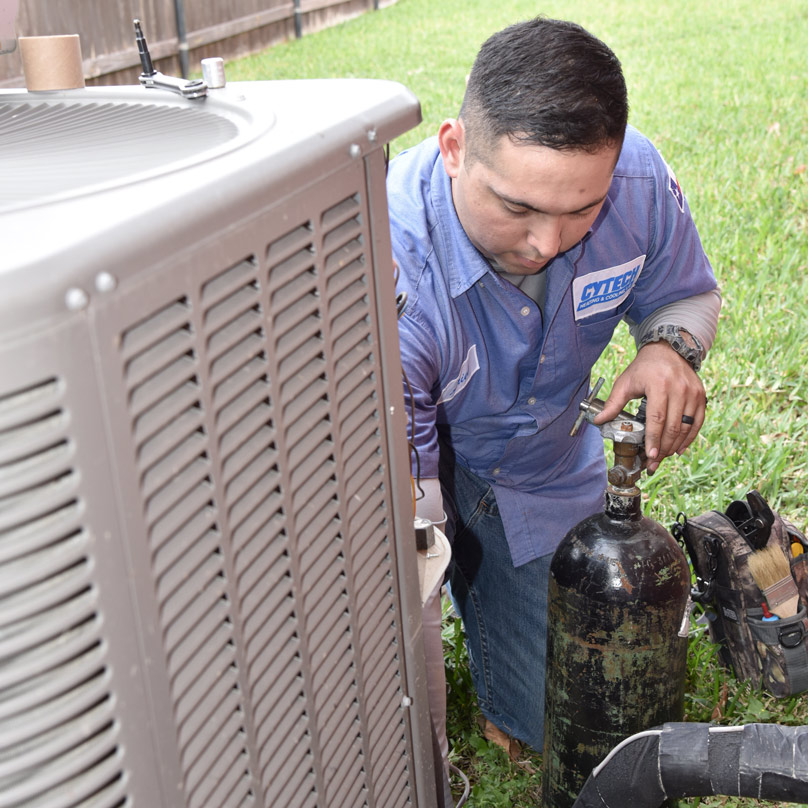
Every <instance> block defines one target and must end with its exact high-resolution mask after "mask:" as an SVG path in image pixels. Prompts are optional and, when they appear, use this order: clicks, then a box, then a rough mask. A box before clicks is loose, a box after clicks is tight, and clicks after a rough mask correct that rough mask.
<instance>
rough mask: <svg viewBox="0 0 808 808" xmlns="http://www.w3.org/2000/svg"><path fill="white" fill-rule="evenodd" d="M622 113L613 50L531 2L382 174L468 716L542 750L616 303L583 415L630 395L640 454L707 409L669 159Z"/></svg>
mask: <svg viewBox="0 0 808 808" xmlns="http://www.w3.org/2000/svg"><path fill="white" fill-rule="evenodd" d="M627 117H628V102H627V96H626V87H625V82H624V79H623V75H622V71H621V68H620V63H619V62H618V60H617V58H616V57H615V56H614V54H613V53H612V52H611V50H609V48H608V47H606V45H604V44H603V43H602V42H600V41H599V40H597V39H595V38H594V37H593V36H591V35H590V34H589V33H587V32H586V31H585V30H583V29H582V28H580V27H579V26H577V25H574V24H573V23H569V22H562V21H557V20H549V19H543V18H539V19H535V20H531V21H529V22H524V23H520V24H518V25H514V26H511V27H509V28H507V29H505V30H504V31H501V32H499V33H498V34H495V35H494V36H492V37H491V38H490V39H489V40H488V41H487V42H486V43H485V44H484V45H483V47H482V49H481V50H480V53H479V54H478V56H477V59H476V61H475V63H474V67H473V69H472V72H471V75H470V77H469V81H468V86H467V89H466V95H465V98H464V100H463V105H462V107H461V110H460V114H459V117H458V118H457V119H449V120H446V121H444V122H443V123H442V124H441V126H440V129H439V131H438V135H437V137H436V138H432V139H430V140H427V141H425V142H424V143H422V144H421V145H419V146H417V147H415V148H413V149H411V150H409V151H407V152H404V153H403V154H402V155H400V156H399V157H397V158H396V159H395V160H394V161H393V162H392V163H391V165H390V171H389V179H388V193H389V202H390V217H391V230H392V238H393V252H394V257H395V260H396V262H397V264H398V267H399V273H400V274H399V281H398V283H399V290H400V291H405V292H406V293H407V302H406V308H405V311H404V313H403V315H402V317H401V319H400V321H399V330H400V337H401V356H402V365H403V369H404V372H405V376H406V385H405V398H406V403H407V407H408V410H409V411H410V412H411V413H412V414H413V415H414V424H411V425H410V428H411V440H412V443H413V445H414V447H415V450H416V452H417V457H414V464H413V472H414V473H419V476H420V485H421V487H422V489H423V491H424V496H423V497H421V498H420V499H419V500H418V502H417V503H416V507H417V511H418V513H419V515H424V516H426V517H428V518H431V519H433V520H434V521H440V520H441V518H442V515H443V512H444V510H445V511H446V513H447V515H448V521H447V526H446V532H447V535H449V537H450V539H451V540H452V542H453V546H452V551H453V564H452V567H451V569H450V579H449V585H450V591H451V595H452V599H453V601H454V603H455V606H456V608H457V609H458V611H459V613H460V615H461V617H462V619H463V624H464V629H465V632H466V640H467V644H468V650H469V657H470V664H471V672H472V676H473V679H474V682H475V686H476V689H477V693H478V698H479V704H480V708H481V710H482V712H483V714H484V715H485V717H486V718H487V719H488V721H490V722H491V723H492V724H493V725H495V726H496V727H498V728H499V730H501V731H502V732H504V733H505V734H506V735H508V736H511V737H513V738H517V739H519V740H521V741H523V742H525V743H527V744H529V745H530V746H531V747H533V748H534V749H536V750H538V751H541V749H542V738H543V716H544V692H543V691H544V643H545V611H546V597H547V576H548V570H549V565H550V560H551V558H552V553H553V551H554V550H555V548H556V546H557V545H558V543H559V542H560V540H561V539H562V538H563V536H564V535H565V534H566V532H567V531H568V530H569V529H570V528H571V527H573V526H574V525H575V524H577V523H578V522H579V521H580V520H581V519H583V518H584V517H586V516H588V515H590V514H592V513H594V512H596V511H598V510H600V509H601V508H602V504H603V491H604V488H605V460H604V451H603V442H602V439H601V437H600V435H599V434H598V431H597V430H596V429H592V428H588V429H583V430H582V431H581V432H580V433H579V434H578V435H577V436H576V437H575V438H571V437H570V436H569V432H570V428H571V426H572V424H573V422H574V421H575V418H576V416H577V414H578V403H579V402H580V401H581V400H582V399H583V398H585V397H586V395H587V393H588V387H589V375H590V371H591V368H592V366H593V364H594V363H595V361H596V360H597V359H598V357H599V356H600V354H601V352H602V351H603V349H604V348H605V347H606V346H607V345H608V343H609V341H610V339H611V337H612V334H613V332H614V330H615V328H616V327H617V325H618V324H619V322H620V321H621V320H626V321H627V322H628V323H629V326H630V327H631V328H632V333H634V335H635V339H636V340H637V342H638V348H639V350H638V352H637V355H636V358H635V359H634V360H633V361H632V362H631V364H630V365H629V366H628V367H627V368H626V370H625V371H624V372H623V373H622V374H621V375H620V376H619V377H618V379H617V380H616V381H615V382H614V385H613V386H612V391H611V395H610V396H609V398H608V400H607V402H606V407H605V408H604V411H603V413H602V414H601V416H599V419H598V422H599V423H600V422H603V421H606V420H610V419H612V418H614V417H616V415H617V413H618V412H619V411H620V409H622V407H623V406H624V405H625V404H626V403H627V402H628V401H629V400H630V399H633V398H640V397H642V396H646V397H647V438H646V450H647V455H648V458H649V460H648V470H649V471H654V470H655V469H656V468H657V467H658V466H659V463H660V462H661V461H662V460H663V459H664V458H665V457H667V456H670V455H671V454H674V453H676V452H679V453H681V452H683V451H684V450H685V449H686V448H687V447H688V446H689V445H690V443H691V442H692V441H693V439H694V438H695V437H696V435H697V433H698V431H699V429H700V427H701V425H702V423H703V421H704V413H705V405H706V398H705V394H704V388H703V386H702V384H701V382H700V380H699V378H698V376H697V375H696V372H695V371H696V370H697V369H698V367H699V364H700V362H701V360H702V359H703V357H704V355H705V354H706V352H707V350H708V349H709V347H710V346H711V344H712V342H713V339H714V337H715V329H716V324H717V319H718V311H719V308H720V295H719V293H718V290H717V288H716V281H715V278H714V276H713V273H712V270H711V268H710V264H709V262H708V260H707V258H706V256H705V255H704V251H703V249H702V247H701V243H700V241H699V237H698V234H697V232H696V229H695V226H694V224H693V221H692V219H691V217H690V213H689V210H688V206H687V203H686V201H685V199H684V197H683V195H682V192H681V189H680V187H679V185H678V183H677V181H676V178H675V176H674V175H673V173H672V172H671V171H670V169H669V168H668V167H667V165H666V164H665V163H664V161H663V160H662V158H661V157H660V156H659V154H658V153H657V151H656V150H655V149H654V147H653V146H652V145H651V144H650V142H649V141H648V140H646V139H645V138H644V137H643V136H642V135H640V134H639V133H638V132H636V130H634V129H632V128H630V127H628V128H627ZM437 602H438V601H437V596H436V597H435V598H434V599H433V601H432V605H431V607H430V608H431V609H432V610H433V611H434V609H435V603H437ZM429 625H430V621H429V619H428V617H425V626H427V627H428V626H429ZM431 625H433V626H434V620H432V623H431ZM430 632H431V633H430ZM427 634H428V635H429V636H427V645H428V649H429V648H431V652H430V651H429V650H428V657H431V659H430V660H428V664H429V665H430V671H431V673H432V674H433V680H432V691H433V692H432V693H431V697H432V698H433V699H434V697H435V693H434V691H435V681H436V679H435V678H434V675H435V674H438V675H439V673H440V671H439V668H440V666H441V665H442V659H439V660H437V661H436V660H435V654H436V651H435V649H436V647H437V649H438V650H437V653H438V654H439V638H438V641H437V644H436V643H435V639H434V628H433V629H429V628H427ZM430 637H431V643H430ZM437 701H438V700H437V699H435V702H436V703H437ZM440 709H441V708H440V707H438V706H435V707H433V712H440ZM439 723H440V722H439Z"/></svg>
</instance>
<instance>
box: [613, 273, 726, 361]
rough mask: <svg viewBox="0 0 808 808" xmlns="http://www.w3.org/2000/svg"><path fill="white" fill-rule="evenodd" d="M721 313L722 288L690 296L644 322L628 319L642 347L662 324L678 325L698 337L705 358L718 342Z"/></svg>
mask: <svg viewBox="0 0 808 808" xmlns="http://www.w3.org/2000/svg"><path fill="white" fill-rule="evenodd" d="M720 311H721V292H720V291H719V289H718V288H715V289H711V290H710V291H709V292H703V293H702V294H700V295H694V296H693V297H686V298H683V299H682V300H677V301H675V302H673V303H668V305H667V306H662V308H660V309H657V310H656V311H655V312H652V313H651V314H649V315H648V316H647V317H646V318H645V319H644V320H643V321H642V322H641V323H635V322H633V321H632V320H630V319H629V318H628V317H627V318H626V322H627V323H628V326H629V330H630V331H631V336H632V337H634V342H635V343H636V344H637V345H639V342H640V340H641V339H642V337H643V336H644V335H645V334H647V333H648V332H649V331H651V330H652V329H654V328H656V327H657V326H660V325H677V326H679V327H680V328H684V329H685V330H686V331H689V332H690V333H691V334H693V336H694V337H697V338H698V340H699V341H700V342H701V344H702V345H703V346H704V352H703V353H704V355H703V356H702V359H704V356H706V354H707V351H709V350H710V347H711V346H712V344H713V342H714V341H715V333H716V330H717V328H718V313H719V312H720Z"/></svg>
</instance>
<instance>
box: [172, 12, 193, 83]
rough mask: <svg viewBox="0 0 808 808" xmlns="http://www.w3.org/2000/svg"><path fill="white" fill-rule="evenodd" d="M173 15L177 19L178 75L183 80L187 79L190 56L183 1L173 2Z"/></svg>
mask: <svg viewBox="0 0 808 808" xmlns="http://www.w3.org/2000/svg"><path fill="white" fill-rule="evenodd" d="M174 15H175V16H176V18H177V41H178V43H179V48H178V53H179V57H180V73H182V77H183V78H184V79H187V78H188V68H189V66H190V54H189V52H188V29H187V28H186V25H185V5H184V2H183V0H174Z"/></svg>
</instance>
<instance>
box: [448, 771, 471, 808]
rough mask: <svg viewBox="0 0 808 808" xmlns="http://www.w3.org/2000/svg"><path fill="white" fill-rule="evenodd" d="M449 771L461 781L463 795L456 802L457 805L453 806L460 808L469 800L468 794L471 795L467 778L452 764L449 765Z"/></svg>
mask: <svg viewBox="0 0 808 808" xmlns="http://www.w3.org/2000/svg"><path fill="white" fill-rule="evenodd" d="M449 771H451V772H453V773H454V774H456V775H457V776H458V777H459V778H460V779H461V780H462V781H463V794H462V795H461V797H460V799H459V800H458V801H457V805H455V808H462V806H463V805H465V804H466V800H467V799H468V798H469V794H470V793H471V784H470V783H469V778H468V777H466V775H465V774H464V773H463V772H462V771H460V769H458V768H457V766H455V765H454V763H450V764H449Z"/></svg>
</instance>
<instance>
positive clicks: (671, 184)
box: [665, 163, 685, 213]
mask: <svg viewBox="0 0 808 808" xmlns="http://www.w3.org/2000/svg"><path fill="white" fill-rule="evenodd" d="M665 168H667V169H668V190H669V191H670V192H671V194H673V198H674V199H675V200H676V204H677V205H678V206H679V210H680V211H681V212H682V213H684V212H685V195H684V194H683V193H682V186H681V185H679V180H677V179H676V174H674V173H673V169H672V168H671V167H670V166H669V165H668V164H667V163H665Z"/></svg>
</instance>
